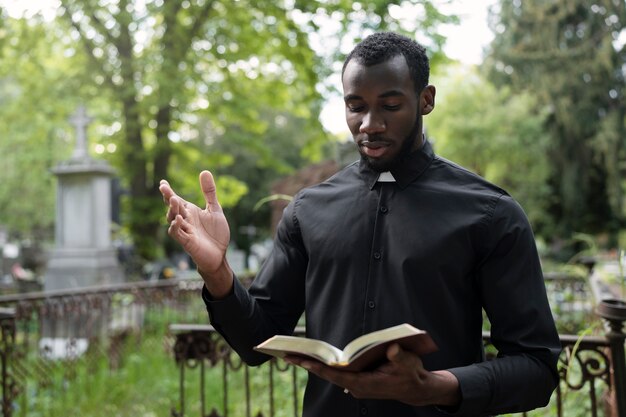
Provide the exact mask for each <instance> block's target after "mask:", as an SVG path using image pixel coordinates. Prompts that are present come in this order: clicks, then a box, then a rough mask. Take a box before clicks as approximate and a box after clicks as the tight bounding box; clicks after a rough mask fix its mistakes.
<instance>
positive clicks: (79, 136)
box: [69, 104, 93, 159]
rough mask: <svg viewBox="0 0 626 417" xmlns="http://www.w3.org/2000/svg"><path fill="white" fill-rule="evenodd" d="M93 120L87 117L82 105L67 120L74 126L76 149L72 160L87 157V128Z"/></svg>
mask: <svg viewBox="0 0 626 417" xmlns="http://www.w3.org/2000/svg"><path fill="white" fill-rule="evenodd" d="M92 120H93V119H92V118H91V117H89V115H88V114H87V111H86V109H85V106H83V105H82V104H81V105H79V106H78V108H77V109H76V112H74V114H73V115H72V116H71V117H70V118H69V121H70V122H71V123H72V124H73V125H74V128H75V129H76V147H75V148H74V152H73V153H72V158H73V159H82V158H86V157H87V156H88V154H87V126H89V122H91V121H92Z"/></svg>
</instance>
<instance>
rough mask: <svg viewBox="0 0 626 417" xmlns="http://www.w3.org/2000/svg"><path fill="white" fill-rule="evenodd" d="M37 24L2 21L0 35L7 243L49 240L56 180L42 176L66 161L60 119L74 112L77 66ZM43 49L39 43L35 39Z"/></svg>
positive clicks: (65, 131) (69, 136)
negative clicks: (24, 240) (14, 240)
mask: <svg viewBox="0 0 626 417" xmlns="http://www.w3.org/2000/svg"><path fill="white" fill-rule="evenodd" d="M59 35H60V34H59V32H58V31H55V30H51V27H50V26H48V25H47V23H46V22H45V21H43V20H42V19H40V18H37V17H35V18H33V19H30V20H26V19H10V18H8V17H6V16H3V19H2V30H1V31H0V129H1V130H2V140H0V166H2V169H0V183H1V184H2V187H0V213H2V214H1V215H0V219H1V220H0V223H2V226H4V227H7V228H8V232H9V235H10V236H11V238H18V239H29V240H32V239H34V240H36V241H39V240H45V239H50V238H51V237H52V235H53V224H54V213H55V212H54V206H55V193H56V181H55V179H54V177H53V175H52V174H51V172H50V170H51V168H53V167H54V166H55V165H57V163H59V162H60V161H62V160H64V159H67V158H68V157H69V156H70V153H71V150H72V147H73V137H74V136H73V133H72V132H71V131H70V126H69V123H68V122H67V118H68V116H69V114H71V112H72V111H74V109H75V108H76V106H77V104H78V103H77V100H76V96H73V95H71V94H67V92H68V91H76V90H78V89H79V88H80V85H81V84H82V81H81V79H80V77H79V76H78V75H77V72H78V71H79V69H80V68H81V67H82V66H83V65H84V63H83V62H81V61H80V60H79V59H77V58H78V57H74V58H67V59H58V57H59V56H64V55H65V56H67V52H68V50H71V46H69V45H68V44H67V42H65V41H64V40H63V39H62V37H60V36H59ZM44 39H45V40H46V42H42V40H44Z"/></svg>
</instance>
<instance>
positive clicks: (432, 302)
mask: <svg viewBox="0 0 626 417" xmlns="http://www.w3.org/2000/svg"><path fill="white" fill-rule="evenodd" d="M391 173H392V174H393V177H394V178H395V180H396V182H384V183H381V182H377V179H378V173H377V172H374V171H372V170H371V169H370V168H368V167H367V165H366V164H365V163H363V162H356V163H354V164H352V165H350V166H348V167H347V168H345V169H344V170H342V171H341V172H339V173H338V174H336V175H335V176H333V177H332V178H330V179H329V180H327V181H325V182H323V183H322V184H319V185H316V186H313V187H310V188H307V189H305V190H303V191H301V192H300V193H298V194H297V195H296V196H295V198H294V200H293V201H292V202H291V203H290V204H289V206H288V207H287V208H286V209H285V211H284V213H283V218H282V220H281V223H280V225H279V227H278V231H277V237H276V241H275V245H274V250H273V252H272V254H271V255H270V257H269V258H268V260H267V261H266V262H265V263H264V265H263V266H262V268H261V270H260V271H259V273H258V275H257V278H256V280H255V281H254V283H253V284H252V287H251V288H250V289H249V291H246V290H245V289H244V288H243V287H242V286H241V285H240V284H239V283H238V282H236V283H235V286H234V289H233V292H232V294H230V296H228V297H227V298H226V299H224V300H220V301H211V300H210V297H209V296H208V294H207V293H206V290H205V291H204V299H205V301H206V304H207V308H208V311H209V314H210V316H211V321H212V323H213V325H214V326H215V328H216V329H217V330H218V331H219V332H220V333H222V334H223V335H224V337H225V338H226V340H227V341H228V342H229V343H230V344H231V346H233V348H234V349H235V350H236V351H237V352H238V353H239V354H240V355H241V357H242V358H243V359H244V360H245V361H246V362H248V363H250V364H258V363H261V362H263V361H265V360H267V359H268V357H267V356H265V355H262V354H260V353H258V352H255V351H253V350H252V347H253V346H254V345H256V344H258V343H260V342H262V341H263V340H265V339H267V338H268V337H270V336H273V335H274V334H290V333H291V332H292V330H293V328H294V326H295V325H296V322H297V321H298V319H299V317H300V316H301V314H302V313H303V312H304V313H305V317H306V332H307V336H308V337H312V338H316V339H322V340H325V341H327V342H329V343H331V344H333V345H335V346H337V347H339V348H343V347H344V346H345V345H346V344H347V343H348V342H349V341H351V340H352V339H354V338H356V337H358V336H360V335H362V334H364V333H368V332H371V331H374V330H378V329H382V328H385V327H389V326H392V325H396V324H400V323H405V322H406V323H410V324H412V325H414V326H415V327H418V328H420V329H424V330H427V331H428V332H429V333H430V334H431V335H432V337H433V339H434V340H435V342H436V343H437V345H438V346H439V350H438V351H437V352H435V353H432V354H429V355H425V356H424V357H423V358H422V360H423V363H424V366H425V368H426V369H428V370H431V371H434V370H441V369H448V370H450V371H451V372H452V373H453V374H454V375H455V376H456V377H457V378H458V380H459V384H460V389H461V395H462V401H461V403H460V405H459V407H458V408H457V409H456V410H446V411H443V410H441V409H438V408H436V407H411V406H409V405H406V404H403V403H400V402H396V401H386V400H385V401H382V400H357V399H355V398H353V397H352V396H351V395H347V394H345V393H344V392H343V390H342V388H341V387H338V386H335V385H332V384H330V383H328V382H326V381H324V380H321V379H319V378H317V377H315V376H314V375H310V377H309V382H308V384H307V388H306V393H305V399H304V407H303V408H304V416H306V417H334V416H341V417H346V416H355V417H356V416H365V415H367V416H391V417H402V416H440V415H446V412H452V413H453V414H458V415H471V416H477V415H485V414H496V413H502V412H512V411H518V410H524V409H530V408H535V407H538V406H542V405H544V404H546V403H547V401H548V399H549V397H550V394H551V392H552V390H553V389H554V386H555V384H556V381H558V377H557V374H556V361H557V357H558V354H559V351H560V343H559V339H558V334H557V332H556V330H555V326H554V322H553V319H552V315H551V312H550V308H549V306H548V302H547V299H546V293H545V287H544V283H543V277H542V273H541V268H540V264H539V259H538V256H537V250H536V247H535V242H534V238H533V234H532V231H531V228H530V226H529V224H528V221H527V219H526V216H525V215H524V213H523V211H522V209H521V208H520V206H519V205H518V204H517V203H516V202H515V201H514V200H513V199H512V198H511V197H510V196H509V195H508V194H507V193H506V192H504V191H503V190H501V189H500V188H498V187H496V186H494V185H492V184H490V183H488V182H487V181H485V180H484V179H482V178H480V177H479V176H477V175H475V174H473V173H471V172H469V171H467V170H465V169H463V168H461V167H459V166H457V165H455V164H453V163H451V162H449V161H447V160H445V159H443V158H440V157H438V156H436V155H435V154H434V153H433V151H432V148H431V146H430V144H429V143H426V144H425V145H424V146H423V147H422V149H421V150H419V151H416V152H414V153H412V154H411V155H410V156H409V157H408V158H407V159H406V160H405V161H404V162H403V163H402V164H401V165H400V166H399V167H397V168H396V169H393V170H392V171H391ZM235 281H236V280H235ZM482 309H484V310H485V312H486V313H487V315H488V317H489V320H490V322H491V337H492V341H493V343H494V345H495V347H496V348H497V349H498V351H499V356H498V358H497V359H495V360H491V361H487V362H485V361H484V352H483V343H482V337H481V330H482V322H483V315H482Z"/></svg>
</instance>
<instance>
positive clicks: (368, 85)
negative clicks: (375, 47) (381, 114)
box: [342, 55, 414, 95]
mask: <svg viewBox="0 0 626 417" xmlns="http://www.w3.org/2000/svg"><path fill="white" fill-rule="evenodd" d="M342 83H343V90H344V95H350V94H356V95H362V94H363V92H364V91H368V92H371V93H374V92H377V93H383V92H385V91H393V90H397V91H402V92H405V93H406V92H408V91H414V84H413V80H412V79H411V74H410V71H409V66H408V65H407V63H406V59H405V58H404V56H403V55H396V56H395V57H393V58H391V59H389V60H387V61H384V62H381V63H379V64H375V65H370V66H366V65H363V64H362V63H360V62H359V61H357V60H355V59H352V60H350V62H348V64H347V65H346V68H345V70H344V73H343V78H342Z"/></svg>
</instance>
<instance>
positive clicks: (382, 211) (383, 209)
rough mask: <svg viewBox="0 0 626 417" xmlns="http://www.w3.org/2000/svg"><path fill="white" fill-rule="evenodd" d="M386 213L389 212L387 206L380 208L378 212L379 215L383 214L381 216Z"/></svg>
mask: <svg viewBox="0 0 626 417" xmlns="http://www.w3.org/2000/svg"><path fill="white" fill-rule="evenodd" d="M388 211H389V209H388V208H387V206H382V207H381V208H380V212H381V213H383V214H384V213H387V212H388Z"/></svg>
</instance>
